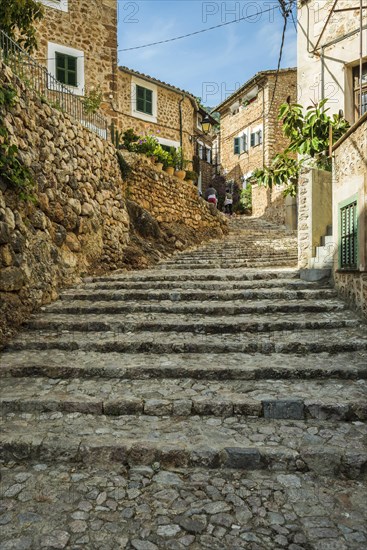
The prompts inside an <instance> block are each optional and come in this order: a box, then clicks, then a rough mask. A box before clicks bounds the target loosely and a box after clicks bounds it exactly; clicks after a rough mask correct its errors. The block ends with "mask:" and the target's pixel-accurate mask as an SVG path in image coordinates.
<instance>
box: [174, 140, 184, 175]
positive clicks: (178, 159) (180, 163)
mask: <svg viewBox="0 0 367 550" xmlns="http://www.w3.org/2000/svg"><path fill="white" fill-rule="evenodd" d="M185 163H186V161H184V159H183V155H182V148H181V147H179V148H178V149H176V150H175V156H174V166H175V168H176V170H175V176H176V178H178V179H180V180H183V179H185V176H186V171H185V170H184V165H185Z"/></svg>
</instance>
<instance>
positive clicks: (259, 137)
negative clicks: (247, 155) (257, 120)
mask: <svg viewBox="0 0 367 550" xmlns="http://www.w3.org/2000/svg"><path fill="white" fill-rule="evenodd" d="M257 135H258V140H259V145H261V143H262V142H263V133H262V130H259V131H258V132H257Z"/></svg>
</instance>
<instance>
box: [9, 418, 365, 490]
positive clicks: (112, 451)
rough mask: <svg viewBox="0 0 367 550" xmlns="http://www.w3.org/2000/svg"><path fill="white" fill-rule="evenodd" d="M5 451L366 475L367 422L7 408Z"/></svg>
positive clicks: (13, 455)
mask: <svg viewBox="0 0 367 550" xmlns="http://www.w3.org/2000/svg"><path fill="white" fill-rule="evenodd" d="M0 425H1V428H2V430H1V435H0V458H1V459H3V460H6V461H9V460H14V459H17V460H19V459H21V460H41V461H46V462H48V463H49V462H52V461H54V460H58V461H62V462H65V461H67V462H73V463H86V464H95V463H97V462H99V463H101V464H103V463H109V462H118V463H119V464H121V465H151V464H153V463H154V462H157V461H158V462H160V464H161V465H162V466H163V467H186V466H202V467H208V468H218V467H226V468H238V469H243V470H264V469H269V470H274V469H275V470H276V471H278V472H279V471H283V472H295V471H301V472H305V471H312V472H315V473H317V474H320V475H330V476H339V475H345V476H346V477H350V478H353V479H357V478H363V477H364V476H365V472H366V465H367V451H366V449H365V439H366V436H367V425H366V424H364V423H363V422H331V421H327V420H323V421H318V420H307V421H304V420H302V421H300V420H271V421H269V419H265V418H264V419H262V418H246V419H245V418H243V417H240V416H233V417H227V418H218V417H212V416H208V417H201V416H192V417H188V418H185V419H182V418H176V420H175V422H174V423H172V420H171V417H157V416H148V415H140V416H139V415H131V416H129V415H125V416H117V417H111V416H105V415H102V416H96V415H91V414H81V413H62V412H54V413H35V414H31V413H8V414H4V415H3V416H2V418H1V422H0Z"/></svg>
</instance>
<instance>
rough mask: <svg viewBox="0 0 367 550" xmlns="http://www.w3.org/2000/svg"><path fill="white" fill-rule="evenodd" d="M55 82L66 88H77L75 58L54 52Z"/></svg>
mask: <svg viewBox="0 0 367 550" xmlns="http://www.w3.org/2000/svg"><path fill="white" fill-rule="evenodd" d="M55 57H56V80H58V81H59V82H61V83H62V84H66V85H68V86H77V85H78V81H77V58H76V57H73V56H72V55H66V54H63V53H59V52H56V56H55Z"/></svg>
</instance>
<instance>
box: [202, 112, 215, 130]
mask: <svg viewBox="0 0 367 550" xmlns="http://www.w3.org/2000/svg"><path fill="white" fill-rule="evenodd" d="M212 126H213V125H212V123H211V122H210V118H209V115H208V114H206V115H205V117H204V118H203V120H202V121H201V127H202V129H203V132H204V134H209V133H210V130H211V129H212Z"/></svg>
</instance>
